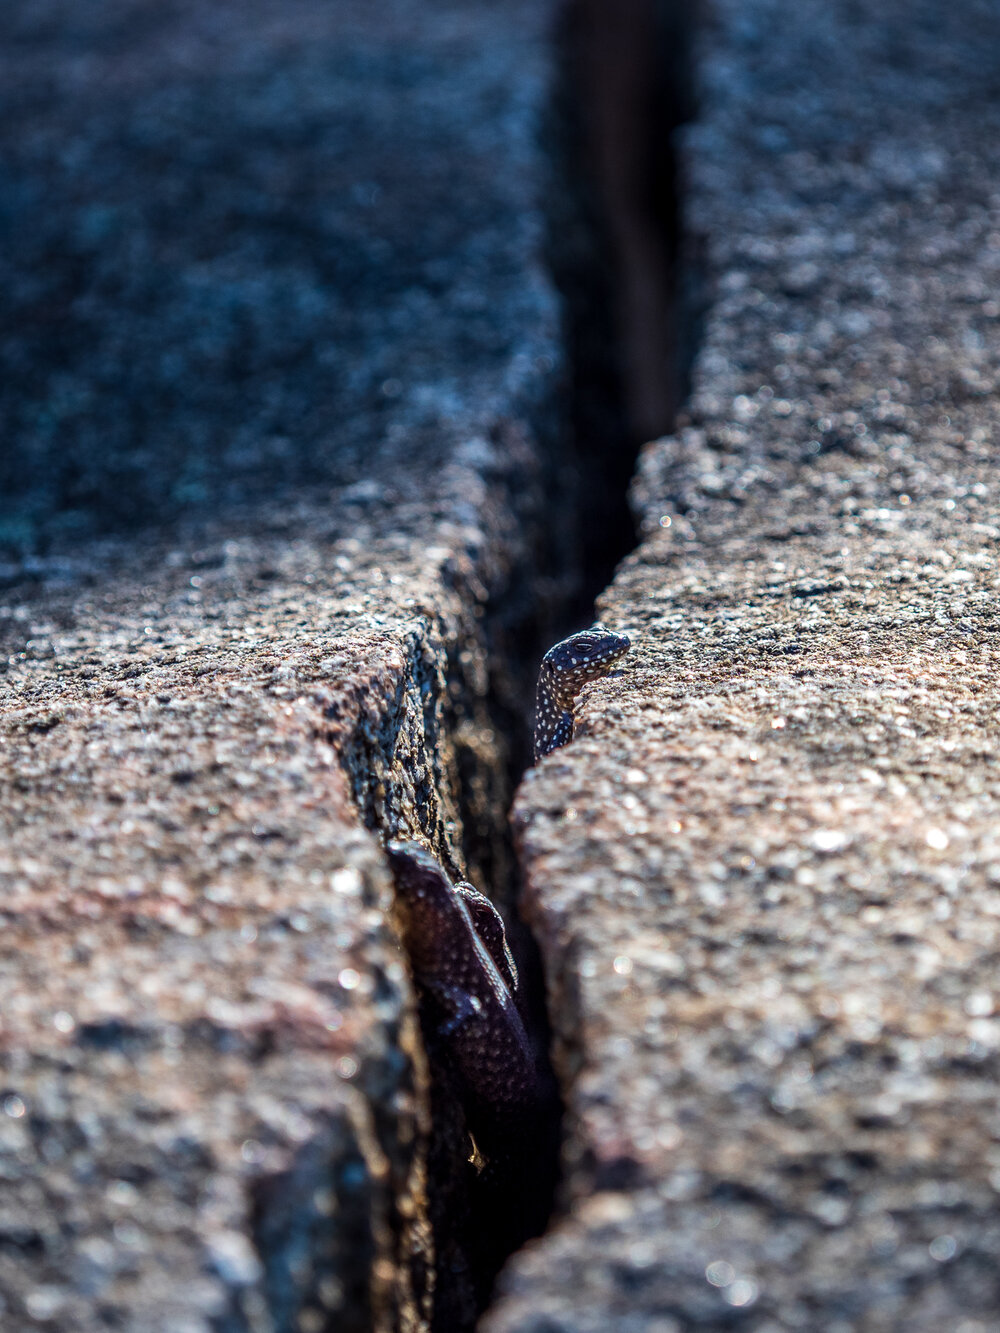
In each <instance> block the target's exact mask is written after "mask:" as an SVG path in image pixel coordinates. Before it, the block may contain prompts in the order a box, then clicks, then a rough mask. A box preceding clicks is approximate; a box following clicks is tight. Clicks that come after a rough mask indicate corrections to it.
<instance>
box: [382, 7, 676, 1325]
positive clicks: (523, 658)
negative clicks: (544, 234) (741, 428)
mask: <svg viewBox="0 0 1000 1333" xmlns="http://www.w3.org/2000/svg"><path fill="white" fill-rule="evenodd" d="M692 22H693V14H692V7H691V5H690V4H688V5H681V4H680V3H678V0H619V3H618V4H616V6H614V7H611V6H608V5H607V4H606V2H605V0H576V2H575V3H572V4H570V5H569V7H568V8H567V10H566V11H565V15H564V19H563V25H562V29H561V32H560V34H559V49H560V51H561V54H562V67H561V70H560V78H559V80H558V83H557V87H556V89H555V94H554V98H553V104H552V107H551V109H550V116H549V120H548V124H547V125H546V127H545V134H546V139H547V144H546V146H547V149H548V152H549V157H550V162H551V165H552V173H553V178H554V179H553V181H552V188H551V190H550V191H549V197H548V199H547V207H548V217H547V221H548V227H549V242H548V255H549V262H550V266H551V271H552V274H553V276H554V278H555V281H556V283H557V285H558V288H559V291H560V294H561V297H562V302H563V308H564V329H563V337H564V344H565V346H566V349H567V356H568V361H569V367H568V370H569V379H570V393H569V399H568V409H566V408H564V409H562V414H563V417H564V421H563V423H562V427H560V425H559V423H558V422H557V421H556V420H555V419H554V418H555V413H554V412H552V411H551V410H550V411H549V413H548V414H547V415H545V416H544V419H540V420H536V421H535V422H534V423H533V425H534V427H535V431H536V435H537V437H538V439H539V440H540V441H541V445H542V454H543V462H542V467H543V474H544V475H543V476H542V477H541V478H539V479H535V478H532V479H530V482H526V480H525V479H524V478H522V477H520V476H518V475H516V468H515V469H512V470H511V472H510V474H509V475H508V476H507V477H506V478H505V481H504V483H502V487H503V488H505V489H506V491H507V494H506V495H505V497H504V498H505V500H506V501H507V503H508V505H509V508H510V510H511V512H516V513H518V514H519V515H520V517H521V522H522V528H523V531H524V532H526V533H528V534H529V537H528V540H527V541H526V544H525V545H526V549H525V550H524V551H523V553H522V554H523V563H522V565H521V567H520V568H518V569H515V570H512V571H508V573H507V576H506V578H505V580H504V589H503V590H502V591H501V592H500V594H499V595H498V596H497V597H495V598H494V599H493V600H492V601H491V602H490V603H489V604H488V605H487V609H486V616H485V620H484V622H483V623H482V625H481V627H480V631H479V632H480V634H481V639H480V640H479V641H478V642H477V643H476V644H475V645H470V647H472V648H473V651H480V652H481V651H482V649H483V646H484V643H485V652H486V657H487V665H488V669H489V674H490V685H489V692H488V696H487V698H486V699H485V700H484V699H483V698H482V697H481V696H479V695H477V692H476V690H475V689H474V688H472V686H471V683H470V681H469V679H468V676H467V666H466V664H465V663H464V662H463V660H462V658H463V653H462V652H461V651H460V649H459V648H456V649H454V652H453V656H452V660H450V661H449V662H448V663H447V666H446V679H445V686H446V689H445V697H446V699H447V704H446V716H445V717H444V718H443V719H442V722H441V729H442V731H443V732H445V733H447V738H448V739H449V740H450V743H451V745H452V746H453V748H454V758H455V776H456V785H457V789H458V791H457V794H458V804H459V814H460V816H461V822H462V827H463V846H462V848H461V853H462V857H463V859H464V862H465V867H462V866H456V865H455V864H454V857H453V856H452V853H451V851H450V849H449V848H448V847H447V845H446V844H447V838H442V836H441V830H440V828H436V829H431V828H428V829H427V830H425V832H426V835H427V836H428V838H429V839H430V841H431V842H432V843H434V844H435V846H436V847H437V849H438V853H439V856H440V859H441V860H442V863H444V864H445V865H446V867H447V869H448V870H449V872H451V873H454V872H455V871H456V870H464V869H465V868H466V867H467V868H468V873H469V874H470V876H471V877H472V878H473V879H474V881H475V882H476V884H477V887H479V888H480V889H482V890H483V891H484V892H486V893H487V894H488V895H489V896H490V897H491V898H492V899H493V901H494V902H495V903H497V905H498V906H499V907H500V908H501V910H502V911H503V912H504V914H505V916H506V918H507V921H508V931H509V936H510V940H511V944H512V947H513V949H514V953H515V956H516V958H517V962H518V965H519V969H520V972H521V977H522V985H523V987H524V989H525V992H526V1001H525V1008H526V1010H527V1013H528V1015H529V1017H530V1019H531V1021H532V1023H533V1028H534V1037H535V1039H536V1040H537V1041H538V1043H539V1045H540V1046H541V1047H544V1049H545V1053H546V1054H544V1055H543V1060H547V1050H548V1044H549V1036H550V1031H549V1024H548V1017H547V1013H546V1001H545V995H546V990H545V979H544V975H543V968H542V961H541V955H540V952H539V950H538V947H537V944H536V942H535V940H534V939H533V937H532V936H531V934H530V931H529V930H528V929H527V927H526V926H525V925H524V924H523V922H521V920H520V919H519V917H518V916H517V898H518V887H519V886H518V866H517V860H516V856H515V853H514V849H513V846H512V841H511V837H510V832H509V826H508V813H509V807H510V801H511V798H512V796H513V793H514V791H515V789H516V787H517V785H518V782H519V781H520V778H521V776H522V774H523V772H524V770H525V768H526V767H527V766H528V764H529V763H530V745H531V738H530V722H529V719H530V718H531V714H532V705H533V693H534V682H535V675H536V672H537V668H538V662H539V659H540V657H541V655H542V653H543V652H544V651H545V650H546V649H547V648H548V647H549V646H550V645H551V643H553V642H554V641H556V640H557V639H559V638H561V637H563V636H564V635H566V634H568V633H570V632H572V631H573V630H575V629H579V628H581V627H583V626H584V625H587V624H589V623H590V622H591V620H592V618H593V604H594V600H595V598H596V597H597V596H598V594H599V593H600V592H601V591H602V590H603V589H604V587H605V586H606V585H607V584H608V583H609V582H610V581H611V578H612V576H613V573H614V569H615V566H616V565H617V564H618V562H619V561H620V560H621V559H622V558H623V557H624V556H625V555H626V554H627V553H628V552H629V551H631V550H632V549H633V548H634V546H635V544H636V532H635V527H634V525H633V521H632V517H631V514H630V511H629V507H628V498H627V495H628V487H629V484H630V482H631V479H632V476H633V473H634V470H635V464H636V459H637V455H638V451H639V448H640V447H641V445H642V444H643V443H644V442H645V441H646V440H648V439H651V438H654V437H656V436H658V435H662V434H665V433H667V432H669V431H670V430H671V429H672V428H673V424H674V419H675V416H676V412H677V408H678V405H679V403H680V402H681V401H682V398H683V396H684V394H685V392H686V387H687V378H688V370H689V366H690V360H691V349H692V347H693V335H692V326H693V315H694V308H693V304H692V302H691V301H690V299H689V298H690V294H691V291H692V290H693V288H692V285H691V283H690V278H689V275H688V274H684V275H682V273H681V265H680V237H681V225H680V207H679V200H680V195H681V189H680V185H679V180H678V164H677V158H676V154H675V146H674V137H673V136H674V131H675V130H676V129H677V127H678V126H679V125H680V124H681V123H682V122H683V121H684V120H686V119H687V118H688V117H689V115H690V114H691V107H692V95H691V88H690V81H689V74H688V70H689V60H688V44H689V37H690V30H691V26H692ZM682 276H683V280H682ZM550 406H551V405H550ZM498 443H500V444H501V447H502V441H500V442H498ZM526 484H527V485H528V486H529V487H530V489H533V490H535V491H536V492H537V493H536V494H535V496H534V498H533V499H529V500H528V501H526V500H525V497H524V494H523V492H522V489H521V488H522V487H524V486H525V485H526ZM539 501H540V504H539ZM539 511H540V512H539ZM484 732H490V733H492V734H493V735H495V736H499V737H503V738H506V740H505V743H503V744H500V745H499V746H490V745H488V744H487V745H485V746H483V745H481V744H480V740H479V738H480V737H482V735H483V734H484ZM440 739H442V738H441V737H440V736H435V735H428V737H427V740H428V744H429V745H431V746H436V744H437V743H438V741H439V740H440ZM368 818H369V822H372V823H374V824H376V825H377V824H378V823H380V822H381V821H380V820H379V819H378V818H377V817H375V816H374V812H373V811H368ZM425 1041H426V1045H427V1047H428V1050H429V1051H430V1053H431V1057H432V1067H433V1073H434V1082H433V1090H432V1103H433V1114H434V1125H435V1134H434V1139H433V1142H432V1144H431V1147H430V1162H429V1166H430V1176H431V1184H432V1190H433V1192H434V1193H433V1198H432V1215H433V1222H434V1226H435V1231H436V1246H437V1278H436V1280H437V1292H436V1299H435V1304H436V1314H435V1319H434V1324H433V1327H434V1329H435V1330H437V1331H438V1333H462V1331H463V1330H467V1329H471V1328H472V1326H473V1324H474V1321H475V1318H476V1317H477V1316H478V1314H479V1313H481V1312H482V1310H483V1308H484V1307H485V1305H486V1304H487V1303H488V1300H489V1297H490V1294H491V1289H492V1284H493V1280H494V1278H495V1276H496V1273H497V1272H498V1271H499V1268H500V1266H501V1265H502V1263H503V1261H504V1260H505V1258H506V1257H508V1256H509V1254H510V1253H511V1252H513V1251H514V1250H515V1249H516V1248H518V1247H519V1246H520V1245H521V1244H522V1243H523V1242H524V1241H525V1240H527V1239H528V1238H530V1237H531V1236H533V1235H537V1234H540V1233H541V1232H542V1231H543V1230H544V1229H545V1227H546V1225H547V1223H548V1221H549V1219H550V1217H551V1214H552V1209H553V1206H554V1201H555V1197H556V1190H557V1185H558V1154H559V1133H558V1130H559V1126H558V1123H557V1122H556V1121H555V1120H553V1123H552V1124H551V1125H549V1126H547V1127H546V1128H545V1129H544V1130H543V1133H542V1138H543V1139H545V1140H546V1142H547V1144H548V1147H547V1149H546V1159H545V1162H544V1163H542V1164H536V1165H537V1169H535V1170H533V1172H532V1178H531V1181H530V1184H529V1183H527V1182H525V1183H524V1185H523V1189H524V1192H525V1197H524V1198H523V1199H521V1200H520V1203H521V1204H523V1208H515V1207H514V1206H513V1204H514V1202H515V1201H512V1200H511V1198H510V1196H509V1194H508V1195H507V1196H506V1197H503V1198H501V1202H500V1204H499V1206H498V1198H497V1195H496V1193H495V1191H494V1190H493V1189H492V1188H491V1186H490V1185H489V1183H488V1182H487V1181H486V1180H485V1178H483V1177H480V1176H479V1175H477V1172H476V1169H475V1168H474V1167H473V1166H471V1165H470V1164H469V1162H468V1161H466V1160H465V1157H464V1155H463V1154H464V1149H463V1146H462V1145H463V1144H466V1143H467V1141H468V1140H467V1136H466V1135H465V1131H464V1121H463V1118H462V1113H461V1108H460V1098H459V1096H458V1094H457V1092H456V1090H455V1088H454V1087H453V1086H452V1081H451V1079H450V1076H449V1071H448V1068H447V1066H446V1064H445V1063H443V1062H442V1061H438V1062H437V1063H435V1061H434V1034H433V1032H432V1031H431V1030H430V1029H428V1030H427V1031H426V1032H425ZM515 1214H516V1215H515ZM470 1238H471V1240H470Z"/></svg>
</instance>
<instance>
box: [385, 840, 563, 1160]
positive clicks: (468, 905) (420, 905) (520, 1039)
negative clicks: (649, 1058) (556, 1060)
mask: <svg viewBox="0 0 1000 1333" xmlns="http://www.w3.org/2000/svg"><path fill="white" fill-rule="evenodd" d="M386 850H387V852H388V855H389V861H390V863H391V865H392V870H393V875H394V877H395V881H396V903H397V908H398V912H399V917H400V920H401V924H402V931H403V941H404V943H405V945H406V951H407V954H408V955H409V959H410V965H411V967H412V968H413V975H414V979H415V981H416V983H417V986H418V988H419V990H420V992H421V995H422V998H423V1001H424V1006H425V1007H424V1012H425V1017H426V1016H427V1013H428V1011H429V1014H430V1018H431V1027H432V1031H433V1034H434V1037H435V1040H436V1043H437V1044H438V1045H439V1046H440V1047H441V1048H442V1049H443V1052H444V1054H445V1055H446V1057H447V1062H448V1065H449V1068H450V1069H451V1070H452V1072H453V1073H454V1074H455V1075H457V1078H458V1081H459V1084H460V1089H461V1098H462V1104H463V1106H464V1108H465V1113H466V1119H467V1121H468V1125H469V1129H470V1131H471V1132H472V1135H473V1137H474V1138H475V1140H476V1146H477V1147H478V1148H479V1150H480V1152H481V1153H482V1154H483V1155H484V1156H485V1157H486V1158H487V1159H490V1158H495V1157H497V1156H506V1155H507V1154H508V1153H509V1152H510V1151H511V1150H512V1148H513V1146H514V1144H515V1143H516V1141H517V1139H518V1138H519V1137H520V1135H522V1134H523V1133H524V1132H525V1129H526V1127H528V1126H530V1125H531V1123H532V1121H534V1120H536V1119H537V1118H538V1117H539V1116H540V1115H543V1114H544V1113H545V1107H546V1091H547V1090H546V1085H545V1081H544V1080H543V1079H542V1078H541V1077H540V1074H539V1070H538V1065H537V1061H536V1059H535V1053H534V1048H533V1046H532V1043H531V1041H530V1039H529V1037H528V1034H527V1032H526V1030H525V1027H524V1021H523V1019H522V1017H521V1013H520V1011H519V1008H518V1005H517V1002H516V999H515V993H516V989H517V971H516V969H515V967H514V961H513V959H512V958H511V955H510V950H509V949H508V948H507V942H506V937H505V933H504V927H503V921H502V919H501V917H500V915H499V913H498V912H497V910H496V908H495V907H494V906H493V904H492V903H491V902H490V901H489V899H488V898H485V897H483V895H482V894H481V893H478V892H477V890H475V889H474V888H473V887H472V885H471V884H464V883H463V884H460V885H455V884H453V883H452V881H451V880H450V879H449V877H448V876H447V874H446V873H445V871H444V870H443V869H442V867H441V866H440V865H439V864H438V862H437V861H436V860H435V859H434V857H433V856H431V854H430V853H429V852H428V851H426V850H425V849H424V848H423V847H421V846H419V845H418V844H417V843H414V842H390V843H389V844H388V847H387V848H386Z"/></svg>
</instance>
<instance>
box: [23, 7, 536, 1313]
mask: <svg viewBox="0 0 1000 1333" xmlns="http://www.w3.org/2000/svg"><path fill="white" fill-rule="evenodd" d="M545 11H546V7H545V6H528V5H516V6H512V7H508V8H506V9H505V10H504V11H503V12H502V13H501V12H497V13H490V12H488V11H485V10H483V9H482V8H481V7H479V6H473V5H469V4H465V3H442V4H434V5H432V6H430V7H428V6H420V7H419V10H418V9H415V8H414V7H413V6H410V5H406V4H396V3H391V2H390V0H387V2H386V3H385V4H380V5H376V6H371V5H340V4H338V5H335V6H329V5H322V4H313V3H307V0H293V3H292V4H291V5H289V4H286V3H284V2H283V3H280V4H278V3H270V0H251V3H249V4H240V5H235V4H228V3H222V4H213V5H210V6H198V5H191V4H187V3H185V2H184V0H180V2H179V3H177V4H171V5H167V6H152V7H150V6H136V5H134V4H131V3H125V2H124V0H104V2H103V3H100V4H93V5H89V6H87V7H86V12H85V13H82V12H81V11H80V9H79V6H76V5H72V4H62V3H57V4H55V5H51V4H45V5H42V4H37V5H36V4H28V5H22V6H19V7H17V10H16V12H15V11H14V10H11V11H9V12H7V11H5V13H4V15H3V16H2V17H0V28H2V29H3V30H4V34H5V39H4V41H3V42H2V43H0V49H2V55H0V64H2V67H3V78H2V79H0V87H2V89H3V92H2V93H0V97H2V99H3V100H4V103H5V107H6V111H5V116H4V118H3V125H4V128H3V130H2V139H3V142H2V151H3V154H4V156H5V159H6V161H7V164H8V172H9V175H10V178H11V180H12V182H13V185H12V189H11V191H10V193H9V194H8V196H7V204H6V208H7V211H6V213H5V217H4V223H3V225H4V227H5V228H6V231H5V241H4V245H3V246H2V247H0V249H2V251H3V255H2V258H0V266H2V267H3V269H4V272H5V274H6V277H5V278H4V280H3V281H2V282H0V288H2V291H3V295H2V296H0V305H2V307H3V310H4V318H3V320H2V321H0V322H2V324H3V328H4V332H3V334H2V335H0V341H2V350H0V358H2V360H3V363H4V372H3V376H2V378H3V388H2V390H0V394H2V396H3V403H4V405H3V409H2V410H3V414H4V417H5V421H6V422H7V428H8V430H9V434H8V440H9V442H10V443H9V448H8V449H7V450H5V451H4V456H3V461H2V463H0V472H2V483H0V489H2V491H3V498H2V500H0V510H2V516H0V522H2V524H3V532H2V537H0V540H2V541H3V543H4V546H5V550H6V551H7V552H9V558H8V561H7V563H6V564H5V565H4V566H3V568H2V584H3V587H2V593H0V641H2V661H3V674H2V678H0V736H2V745H0V829H2V845H0V1018H2V1026H0V1069H2V1073H0V1323H2V1324H3V1326H4V1327H5V1328H6V1327H10V1328H12V1329H13V1328H18V1329H22V1328H23V1329H28V1328H35V1327H39V1328H45V1329H66V1330H73V1333H86V1330H90V1329H98V1328H109V1327H115V1328H120V1329H127V1330H135V1333H138V1331H139V1330H142V1333H168V1331H169V1333H199V1331H201V1330H209V1329H213V1330H253V1333H263V1331H264V1330H291V1329H296V1330H301V1331H302V1333H319V1331H320V1330H323V1329H327V1328H332V1327H336V1328H337V1329H338V1330H352V1329H358V1330H361V1329H369V1328H377V1329H390V1328H401V1329H419V1328H427V1327H428V1326H429V1323H430V1320H431V1319H432V1318H436V1319H437V1320H438V1326H439V1327H443V1326H446V1323H444V1324H443V1323H442V1322H441V1321H442V1319H443V1320H445V1321H447V1320H448V1319H449V1318H451V1319H452V1323H451V1327H458V1326H459V1325H460V1324H461V1323H462V1322H463V1321H465V1322H467V1320H468V1317H469V1306H468V1301H469V1299H470V1294H469V1284H468V1278H467V1276H466V1277H465V1278H463V1275H462V1273H461V1272H459V1273H457V1274H454V1275H453V1279H454V1292H453V1293H452V1294H451V1295H450V1296H449V1298H448V1299H450V1300H453V1301H454V1302H455V1304H454V1308H453V1309H452V1310H450V1311H449V1309H447V1308H445V1309H444V1311H443V1312H442V1305H441V1287H440V1285H439V1286H438V1287H437V1288H435V1282H434V1278H433V1276H432V1273H433V1269H434V1266H435V1263H436V1262H437V1263H438V1266H439V1267H440V1266H441V1264H442V1262H445V1263H451V1262H452V1261H454V1263H456V1264H457V1263H458V1262H459V1260H460V1259H461V1255H460V1254H458V1253H455V1254H454V1255H452V1254H448V1255H445V1256H444V1257H443V1260H442V1257H441V1256H440V1255H439V1256H438V1257H437V1259H436V1256H435V1252H434V1246H433V1244H432V1241H431V1237H430V1234H429V1232H430V1223H431V1216H430V1212H431V1210H430V1206H429V1203H428V1197H427V1195H428V1190H427V1173H428V1151H429V1148H428V1132H429V1126H428V1114H429V1108H428V1086H427V1072H426V1066H425V1062H424V1059H423V1055H422V1052H421V1051H420V1049H419V1042H418V1038H417V1029H416V1024H415V1020H414V1014H413V1006H412V996H411V991H410V985H409V979H408V976H407V974H406V970H405V966H404V963H403V960H402V956H401V953H400V951H399V947H398V942H397V938H396V935H395V933H394V931H393V929H392V926H391V923H390V921H389V909H390V905H391V895H390V893H389V883H388V878H387V875H386V873H385V869H384V863H383V860H382V857H381V855H380V853H379V852H378V848H377V844H376V841H375V838H374V836H373V834H372V831H371V830H374V829H383V830H386V831H387V832H390V833H399V834H408V835H414V834H418V835H420V836H422V837H423V838H424V839H425V840H427V841H429V842H430V843H431V844H432V845H433V846H435V848H436V849H437V850H438V852H439V854H440V855H441V856H442V858H444V859H445V860H446V861H458V862H461V861H462V859H463V834H464V832H465V830H464V829H463V823H462V821H463V808H464V809H467V810H469V811H471V812H472V813H473V815H475V814H476V813H477V812H478V814H479V815H480V816H481V817H482V825H481V826H477V827H476V828H475V829H474V830H471V831H470V837H469V839H468V841H469V842H470V844H472V845H479V847H480V850H483V849H484V848H485V851H484V853H483V854H484V855H485V854H487V853H488V843H489V840H490V838H491V836H492V835H493V832H494V831H495V830H494V829H493V828H491V826H490V825H489V823H488V819H489V811H488V809H487V807H488V805H489V803H490V801H491V800H492V799H493V795H494V792H493V790H492V784H494V783H495V782H496V781H500V782H501V783H502V780H503V779H502V773H503V767H504V754H505V747H506V743H507V742H506V738H505V737H503V736H501V735H499V734H498V732H497V730H496V728H495V725H494V723H493V721H492V719H491V717H490V716H489V714H488V713H487V710H486V706H485V700H486V695H487V691H488V689H489V687H490V683H491V682H490V657H489V651H488V649H489V647H490V645H489V644H488V639H489V637H490V636H491V635H493V634H495V633H498V632H500V631H499V630H498V629H497V626H495V625H487V622H486V617H485V608H486V606H487V604H488V603H490V601H491V599H495V600H496V602H497V603H498V604H499V603H500V602H503V601H504V599H506V604H505V605H506V612H505V614H506V616H507V618H508V619H509V620H510V622H511V623H516V622H517V621H518V620H519V619H520V618H523V616H524V614H525V608H526V605H527V604H528V602H529V601H530V595H531V591H530V583H529V577H528V572H527V571H529V570H530V567H531V560H532V556H533V554H534V552H535V550H536V549H537V545H538V543H539V542H540V541H541V539H542V536H543V534H542V531H541V527H542V525H541V522H540V516H541V514H542V512H543V510H544V505H543V501H542V495H543V486H542V482H543V473H544V470H545V468H546V467H547V466H549V465H550V464H549V461H548V460H547V457H546V454H545V451H544V449H543V447H542V442H543V439H544V438H545V437H546V435H547V432H549V431H550V429H551V428H552V427H553V425H554V424H557V423H558V416H559V408H558V407H555V406H553V403H552V393H553V390H554V388H555V384H556V378H557V376H558V371H559V362H560V357H561V352H560V347H559V340H558V329H557V323H558V308H557V302H556V299H555V296H554V293H553V291H552V289H551V287H550V285H549V283H548V280H547V279H546V277H545V276H544V272H543V269H542V262H541V246H542V231H543V228H542V220H541V213H540V209H539V199H540V197H541V196H542V194H543V191H544V187H545V183H546V180H547V167H546V159H545V157H544V153H543V149H542V147H541V145H540V143H539V142H538V138H537V132H538V128H539V124H540V121H541V119H542V117H543V115H544V114H545V113H546V112H547V107H548V96H549V84H548V80H549V72H550V69H549V65H550V56H549V50H548V38H547V35H546V31H545V27H546V19H547V15H546V12H545ZM181 514H183V515H184V517H183V519H182V518H180V517H179V515H181ZM154 519H155V520H156V521H157V523H159V524H160V525H159V526H156V527H154V526H152V524H153V520H154ZM123 528H131V530H132V533H133V535H128V536H125V537H123V536H121V535H120V534H121V530H122V529H123ZM101 532H104V533H109V534H112V535H108V536H105V537H104V538H102V539H101V540H100V541H98V540H96V539H95V538H94V537H93V534H94V533H101ZM136 532H138V533H139V535H135V533H136ZM115 534H117V535H115ZM81 535H83V536H87V542H86V544H79V542H78V540H77V539H79V538H80V537H81ZM501 628H502V627H501ZM497 775H501V776H500V777H499V778H498V777H497ZM460 777H461V779H462V780H463V781H464V782H465V784H466V790H465V793H464V796H463V797H461V798H460ZM446 1239H447V1238H446ZM463 1281H465V1287H464V1288H463V1286H462V1283H463ZM463 1301H464V1302H465V1303H464V1304H463Z"/></svg>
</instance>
